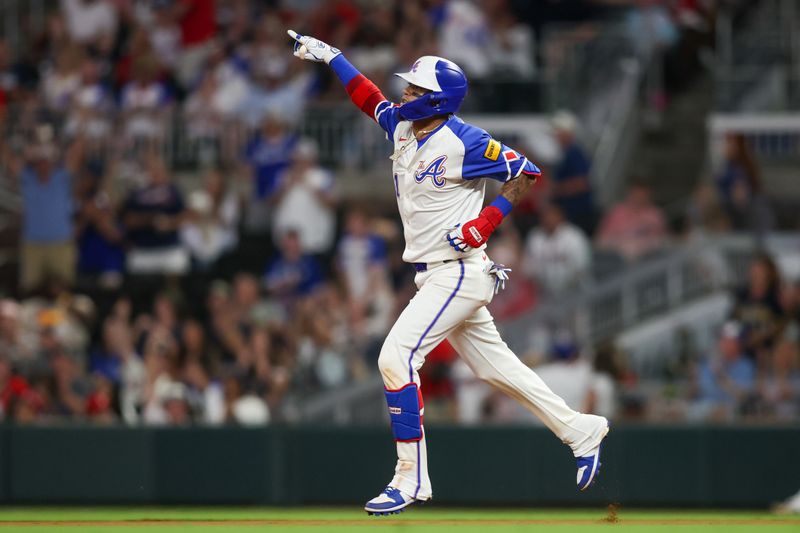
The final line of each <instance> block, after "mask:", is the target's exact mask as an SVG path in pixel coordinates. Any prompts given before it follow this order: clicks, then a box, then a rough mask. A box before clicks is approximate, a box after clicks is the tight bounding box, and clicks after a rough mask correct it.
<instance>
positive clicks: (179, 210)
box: [122, 155, 189, 274]
mask: <svg viewBox="0 0 800 533" xmlns="http://www.w3.org/2000/svg"><path fill="white" fill-rule="evenodd" d="M147 180H148V182H147V184H145V185H144V186H143V187H141V188H139V189H137V190H134V191H133V192H131V193H130V195H129V196H128V198H127V200H126V201H125V204H124V206H123V208H122V221H123V224H124V226H125V229H126V234H127V237H128V241H129V242H130V244H131V248H130V250H129V252H128V257H127V264H128V271H129V272H130V273H132V274H154V273H155V274H181V273H184V272H186V271H187V270H188V268H189V255H188V253H187V251H186V249H185V248H184V247H183V246H182V245H181V243H180V239H179V234H178V231H179V229H180V227H181V226H182V224H183V222H184V219H185V216H186V214H185V208H184V202H183V195H182V194H181V192H180V190H179V189H178V187H176V186H175V185H174V184H173V183H171V181H170V175H169V172H168V171H167V169H166V168H165V165H164V162H163V161H162V160H161V159H159V158H158V157H157V156H154V155H151V156H149V157H148V158H147Z"/></svg>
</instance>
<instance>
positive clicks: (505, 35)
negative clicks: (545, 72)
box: [357, 0, 536, 80]
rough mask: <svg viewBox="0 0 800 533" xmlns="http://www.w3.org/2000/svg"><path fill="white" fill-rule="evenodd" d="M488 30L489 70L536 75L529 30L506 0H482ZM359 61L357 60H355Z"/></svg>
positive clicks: (528, 76) (519, 77) (507, 75)
mask: <svg viewBox="0 0 800 533" xmlns="http://www.w3.org/2000/svg"><path fill="white" fill-rule="evenodd" d="M481 10H482V11H483V12H484V13H485V14H486V21H487V27H488V30H489V42H488V49H487V56H488V58H489V62H490V63H491V66H492V67H491V68H492V73H493V75H494V76H499V77H502V78H504V79H510V80H531V79H533V78H534V76H535V75H536V50H535V39H534V35H533V30H532V29H531V27H530V26H528V25H526V24H522V23H521V22H520V21H519V20H517V18H516V17H515V16H514V11H513V10H512V9H511V6H510V5H509V1H508V0H483V1H482V2H481ZM357 64H360V63H357Z"/></svg>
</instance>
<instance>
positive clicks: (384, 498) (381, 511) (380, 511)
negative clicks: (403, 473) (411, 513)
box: [364, 487, 417, 516]
mask: <svg viewBox="0 0 800 533" xmlns="http://www.w3.org/2000/svg"><path fill="white" fill-rule="evenodd" d="M415 501H417V500H415V499H414V498H412V497H411V496H408V495H407V494H404V493H402V492H400V489H396V488H394V487H386V488H385V489H383V492H381V493H380V494H378V496H376V497H375V498H372V499H371V500H370V501H368V502H367V505H365V506H364V510H365V511H366V512H367V514H369V515H373V516H383V515H390V514H396V513H402V512H403V509H405V508H406V507H408V506H409V505H411V504H412V503H414V502H415Z"/></svg>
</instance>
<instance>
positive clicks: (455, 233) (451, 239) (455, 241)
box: [444, 224, 472, 253]
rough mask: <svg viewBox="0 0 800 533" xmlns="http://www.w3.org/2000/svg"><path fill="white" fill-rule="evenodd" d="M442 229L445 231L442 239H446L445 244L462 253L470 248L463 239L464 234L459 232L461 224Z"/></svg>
mask: <svg viewBox="0 0 800 533" xmlns="http://www.w3.org/2000/svg"><path fill="white" fill-rule="evenodd" d="M444 231H445V232H446V233H445V234H444V240H446V241H447V244H449V245H450V246H452V247H453V249H455V251H457V252H462V253H464V252H468V251H470V250H472V246H470V245H469V244H467V243H466V242H465V241H464V234H463V233H461V224H456V225H455V226H450V227H448V228H444Z"/></svg>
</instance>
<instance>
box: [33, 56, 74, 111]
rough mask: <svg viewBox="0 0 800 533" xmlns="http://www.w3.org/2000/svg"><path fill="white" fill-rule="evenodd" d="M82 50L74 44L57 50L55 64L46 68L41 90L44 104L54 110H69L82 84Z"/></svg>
mask: <svg viewBox="0 0 800 533" xmlns="http://www.w3.org/2000/svg"><path fill="white" fill-rule="evenodd" d="M83 56H84V54H83V52H82V50H81V49H80V48H79V47H78V46H76V45H74V44H71V43H70V44H67V46H66V47H65V48H63V49H61V50H58V51H57V55H56V60H55V64H54V65H51V66H49V67H46V68H45V69H44V73H43V74H42V83H41V86H40V92H41V95H42V98H43V99H44V104H45V105H46V106H47V108H48V109H50V110H51V111H54V112H62V113H63V112H66V111H69V109H70V105H71V104H72V102H73V97H74V95H75V93H76V92H77V91H78V88H79V87H80V85H81V72H80V66H81V62H82V61H83Z"/></svg>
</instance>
